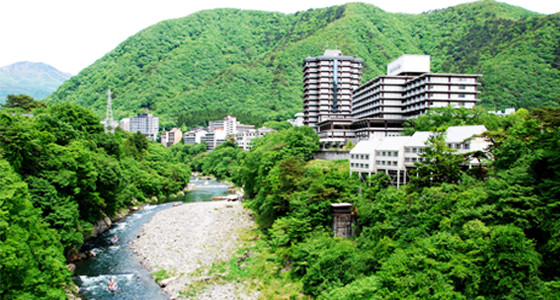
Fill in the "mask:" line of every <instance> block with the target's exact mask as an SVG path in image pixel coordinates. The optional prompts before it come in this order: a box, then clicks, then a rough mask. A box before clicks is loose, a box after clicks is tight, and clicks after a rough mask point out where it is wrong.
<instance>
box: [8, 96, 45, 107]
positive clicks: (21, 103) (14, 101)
mask: <svg viewBox="0 0 560 300" xmlns="http://www.w3.org/2000/svg"><path fill="white" fill-rule="evenodd" d="M0 106H2V108H21V109H23V110H25V111H31V110H33V109H35V108H41V107H47V105H46V104H45V103H43V102H41V101H37V100H35V99H33V97H31V96H28V95H24V94H19V95H17V96H16V95H8V99H6V103H5V104H0Z"/></svg>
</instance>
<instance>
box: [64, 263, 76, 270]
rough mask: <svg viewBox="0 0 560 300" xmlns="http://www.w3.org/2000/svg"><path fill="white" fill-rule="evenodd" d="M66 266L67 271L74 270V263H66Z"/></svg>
mask: <svg viewBox="0 0 560 300" xmlns="http://www.w3.org/2000/svg"><path fill="white" fill-rule="evenodd" d="M66 268H67V269H68V271H70V272H74V271H75V270H76V265H75V264H67V265H66Z"/></svg>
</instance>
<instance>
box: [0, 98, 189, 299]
mask: <svg viewBox="0 0 560 300" xmlns="http://www.w3.org/2000/svg"><path fill="white" fill-rule="evenodd" d="M9 100H10V102H9V103H8V104H6V105H3V108H2V110H1V111H0V298H2V299H63V298H65V291H64V289H63V287H64V286H66V285H68V284H70V282H71V281H70V272H68V270H67V269H66V263H65V261H66V258H69V259H70V258H71V257H72V256H75V254H76V253H77V252H76V249H80V247H81V246H82V244H83V242H84V240H85V239H87V238H89V237H91V236H92V235H93V234H94V224H96V223H97V222H98V221H100V220H101V219H102V218H104V217H114V216H115V215H116V214H117V212H119V210H120V209H121V208H126V207H128V206H130V205H135V204H141V203H143V202H145V201H153V200H155V198H156V197H157V198H158V199H165V197H166V196H168V195H170V194H174V193H177V192H178V191H181V190H182V189H183V188H184V187H185V185H186V183H187V182H188V180H189V178H190V171H189V168H188V166H187V165H185V164H183V162H185V161H187V160H188V158H189V156H190V155H189V150H193V149H188V148H187V147H181V148H180V149H176V150H171V149H169V148H166V147H164V146H163V145H161V144H158V143H154V142H149V141H148V139H147V138H146V137H145V136H144V135H142V134H140V133H135V134H132V133H125V132H117V133H116V134H114V135H113V134H107V133H105V132H104V131H103V126H102V125H100V123H99V119H98V118H96V117H95V116H94V115H93V113H92V112H91V111H89V110H87V109H85V108H82V107H80V106H78V105H76V104H71V103H61V104H56V105H52V106H49V107H47V106H46V105H45V104H44V103H41V102H38V101H35V100H34V99H33V98H31V97H29V96H26V95H20V96H17V97H16V96H13V97H10V99H9ZM29 111H31V112H33V116H26V115H22V113H23V112H29ZM199 148H200V147H199ZM197 151H198V150H195V151H194V152H193V153H192V154H191V155H192V156H194V155H196V154H197V153H198V152H197Z"/></svg>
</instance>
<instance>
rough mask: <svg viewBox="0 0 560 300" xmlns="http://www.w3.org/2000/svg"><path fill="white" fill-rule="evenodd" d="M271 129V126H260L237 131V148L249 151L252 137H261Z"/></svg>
mask: <svg viewBox="0 0 560 300" xmlns="http://www.w3.org/2000/svg"><path fill="white" fill-rule="evenodd" d="M271 131H273V129H271V128H266V127H261V128H259V129H250V130H247V131H242V132H238V133H237V135H236V140H237V145H238V146H239V148H241V149H243V150H246V151H249V150H251V148H252V146H253V145H252V143H251V141H253V139H255V138H258V137H262V136H264V135H265V134H267V133H269V132H271Z"/></svg>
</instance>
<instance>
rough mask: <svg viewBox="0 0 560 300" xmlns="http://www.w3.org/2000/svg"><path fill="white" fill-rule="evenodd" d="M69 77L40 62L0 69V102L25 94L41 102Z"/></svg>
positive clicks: (21, 63) (12, 65) (15, 64)
mask: <svg viewBox="0 0 560 300" xmlns="http://www.w3.org/2000/svg"><path fill="white" fill-rule="evenodd" d="M70 77H72V75H71V74H69V73H64V72H62V71H60V70H58V69H56V68H55V67H53V66H51V65H48V64H45V63H42V62H30V61H21V62H16V63H13V64H11V65H7V66H4V67H0V101H3V100H4V99H6V97H7V96H8V95H10V94H15V95H19V94H26V95H29V96H32V97H33V98H35V99H37V100H41V99H43V98H45V97H47V96H48V95H50V94H51V93H52V92H54V91H55V90H56V89H57V88H58V87H59V86H60V85H61V84H62V83H63V82H64V81H66V80H67V79H69V78H70Z"/></svg>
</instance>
